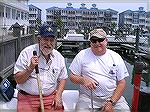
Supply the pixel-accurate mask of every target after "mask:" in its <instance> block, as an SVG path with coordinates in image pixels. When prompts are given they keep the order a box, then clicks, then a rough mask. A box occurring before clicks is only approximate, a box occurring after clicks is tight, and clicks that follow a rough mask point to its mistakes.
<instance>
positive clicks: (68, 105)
mask: <svg viewBox="0 0 150 112" xmlns="http://www.w3.org/2000/svg"><path fill="white" fill-rule="evenodd" d="M17 93H18V90H17V89H15V93H14V98H12V100H11V101H10V102H3V101H0V112H16V108H17ZM78 98H79V91H78V90H64V92H63V94H62V100H63V105H64V109H65V112H67V111H71V110H72V111H73V110H74V109H75V106H76V103H77V100H78Z"/></svg>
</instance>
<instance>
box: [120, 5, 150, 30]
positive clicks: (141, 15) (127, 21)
mask: <svg viewBox="0 0 150 112" xmlns="http://www.w3.org/2000/svg"><path fill="white" fill-rule="evenodd" d="M149 18H150V13H149V12H146V11H144V7H139V10H137V11H131V10H126V11H124V12H121V13H120V14H119V23H118V25H119V27H120V28H128V29H129V30H133V29H135V28H137V27H140V28H142V29H143V30H147V29H148V28H150V20H149Z"/></svg>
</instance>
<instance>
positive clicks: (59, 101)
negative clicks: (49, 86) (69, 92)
mask: <svg viewBox="0 0 150 112" xmlns="http://www.w3.org/2000/svg"><path fill="white" fill-rule="evenodd" d="M65 84H66V79H63V80H60V81H59V82H58V88H57V92H56V96H55V101H54V103H55V109H59V108H62V93H63V91H64V89H65Z"/></svg>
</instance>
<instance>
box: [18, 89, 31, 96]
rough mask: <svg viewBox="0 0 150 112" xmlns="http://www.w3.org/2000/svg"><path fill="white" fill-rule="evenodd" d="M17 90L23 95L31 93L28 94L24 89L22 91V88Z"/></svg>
mask: <svg viewBox="0 0 150 112" xmlns="http://www.w3.org/2000/svg"><path fill="white" fill-rule="evenodd" d="M19 92H20V93H21V94H23V95H31V94H29V93H27V92H25V91H23V90H19Z"/></svg>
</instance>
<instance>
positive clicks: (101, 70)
mask: <svg viewBox="0 0 150 112" xmlns="http://www.w3.org/2000/svg"><path fill="white" fill-rule="evenodd" d="M69 69H70V70H71V72H72V73H73V74H74V75H81V76H89V77H91V78H92V79H94V80H95V81H97V83H98V85H97V87H96V90H94V91H93V93H94V95H96V96H100V97H101V98H106V97H110V96H112V94H113V92H114V91H115V89H116V87H117V81H119V80H122V79H124V78H125V77H127V76H128V75H129V74H128V71H127V68H126V66H125V64H124V61H123V59H122V58H121V56H120V55H119V54H118V53H116V52H114V51H112V50H109V49H107V50H106V53H105V54H104V55H102V56H95V55H94V54H93V52H92V51H91V48H87V49H85V50H81V51H80V52H79V53H78V54H77V55H76V57H75V58H74V59H73V61H72V63H71V65H70V67H69ZM80 93H84V94H88V95H90V91H89V90H88V89H86V88H85V87H84V86H82V85H80Z"/></svg>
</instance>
